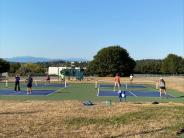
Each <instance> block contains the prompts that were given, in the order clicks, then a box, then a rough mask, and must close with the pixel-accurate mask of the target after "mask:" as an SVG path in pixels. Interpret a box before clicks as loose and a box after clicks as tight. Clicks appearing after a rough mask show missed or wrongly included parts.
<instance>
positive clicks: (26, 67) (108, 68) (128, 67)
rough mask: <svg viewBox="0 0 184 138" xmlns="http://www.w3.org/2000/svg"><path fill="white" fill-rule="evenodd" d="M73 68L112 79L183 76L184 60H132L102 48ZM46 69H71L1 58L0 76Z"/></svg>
mask: <svg viewBox="0 0 184 138" xmlns="http://www.w3.org/2000/svg"><path fill="white" fill-rule="evenodd" d="M73 65H74V66H76V67H81V68H84V67H86V68H87V70H85V72H84V73H85V75H87V76H90V75H97V76H114V75H115V74H116V73H119V74H120V75H121V76H129V75H130V74H133V73H139V74H162V73H164V74H184V58H183V57H181V56H178V55H175V54H169V55H168V56H167V57H165V58H164V59H162V60H161V59H160V60H156V59H144V60H136V61H135V60H134V59H133V58H131V57H130V55H129V53H128V51H127V50H126V49H124V48H122V47H120V46H118V45H115V46H109V47H105V48H102V49H101V50H99V51H98V52H97V54H96V55H95V56H94V58H93V60H92V61H90V62H74V63H73ZM49 66H56V67H59V66H66V67H70V66H71V62H67V61H62V60H61V61H50V62H39V63H12V62H11V63H9V62H7V61H5V60H3V59H0V73H3V72H9V73H10V74H16V73H18V74H20V75H27V74H33V75H45V73H47V70H48V67H49Z"/></svg>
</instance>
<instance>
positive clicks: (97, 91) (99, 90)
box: [97, 88, 100, 96]
mask: <svg viewBox="0 0 184 138" xmlns="http://www.w3.org/2000/svg"><path fill="white" fill-rule="evenodd" d="M99 91H100V90H99V88H98V91H97V96H99Z"/></svg>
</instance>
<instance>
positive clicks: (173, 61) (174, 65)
mask: <svg viewBox="0 0 184 138" xmlns="http://www.w3.org/2000/svg"><path fill="white" fill-rule="evenodd" d="M182 68H183V59H182V57H180V56H177V55H175V54H169V55H168V56H167V57H166V58H165V59H164V60H163V64H162V67H161V70H162V72H163V73H171V74H178V73H181V72H184V71H183V69H182Z"/></svg>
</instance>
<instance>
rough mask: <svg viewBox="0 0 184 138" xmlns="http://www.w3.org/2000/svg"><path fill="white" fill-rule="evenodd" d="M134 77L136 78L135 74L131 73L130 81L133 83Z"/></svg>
mask: <svg viewBox="0 0 184 138" xmlns="http://www.w3.org/2000/svg"><path fill="white" fill-rule="evenodd" d="M133 78H134V76H133V74H130V83H132V81H133Z"/></svg>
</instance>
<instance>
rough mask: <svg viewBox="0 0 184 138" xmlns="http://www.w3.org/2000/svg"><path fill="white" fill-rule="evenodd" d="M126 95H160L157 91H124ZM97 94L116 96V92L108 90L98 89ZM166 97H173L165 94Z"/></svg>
mask: <svg viewBox="0 0 184 138" xmlns="http://www.w3.org/2000/svg"><path fill="white" fill-rule="evenodd" d="M125 94H126V96H134V97H160V92H158V91H125ZM97 96H118V92H117V91H116V92H114V91H109V90H100V91H99V92H98V94H97ZM162 96H163V97H166V96H165V94H162ZM167 98H175V97H174V96H172V95H169V94H167Z"/></svg>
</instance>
